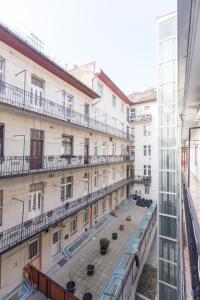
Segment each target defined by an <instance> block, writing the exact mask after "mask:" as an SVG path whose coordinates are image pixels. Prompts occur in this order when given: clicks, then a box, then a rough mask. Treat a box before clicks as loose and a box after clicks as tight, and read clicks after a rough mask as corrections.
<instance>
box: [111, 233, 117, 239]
mask: <svg viewBox="0 0 200 300" xmlns="http://www.w3.org/2000/svg"><path fill="white" fill-rule="evenodd" d="M117 237H118V235H117V232H113V233H112V239H113V240H117Z"/></svg>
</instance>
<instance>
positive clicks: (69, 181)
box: [60, 176, 73, 202]
mask: <svg viewBox="0 0 200 300" xmlns="http://www.w3.org/2000/svg"><path fill="white" fill-rule="evenodd" d="M69 185H71V188H70V190H71V193H70V195H69V196H68V195H67V191H68V186H69ZM60 192H61V195H60V199H61V201H62V202H64V201H65V200H67V199H70V198H72V197H73V176H66V177H62V178H61V186H60Z"/></svg>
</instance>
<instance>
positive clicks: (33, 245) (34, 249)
mask: <svg viewBox="0 0 200 300" xmlns="http://www.w3.org/2000/svg"><path fill="white" fill-rule="evenodd" d="M38 254H39V238H37V239H34V240H31V241H29V256H28V257H29V259H33V258H35V257H36V256H37V255H38Z"/></svg>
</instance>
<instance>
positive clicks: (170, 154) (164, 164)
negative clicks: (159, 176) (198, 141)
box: [160, 149, 176, 170]
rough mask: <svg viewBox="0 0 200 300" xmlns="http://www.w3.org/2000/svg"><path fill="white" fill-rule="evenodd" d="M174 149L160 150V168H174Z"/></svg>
mask: <svg viewBox="0 0 200 300" xmlns="http://www.w3.org/2000/svg"><path fill="white" fill-rule="evenodd" d="M175 168H176V151H175V150H171V149H161V150H160V169H165V170H175Z"/></svg>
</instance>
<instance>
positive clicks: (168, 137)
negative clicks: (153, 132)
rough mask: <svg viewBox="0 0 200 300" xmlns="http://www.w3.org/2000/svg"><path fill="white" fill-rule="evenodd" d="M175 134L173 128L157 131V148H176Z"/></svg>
mask: <svg viewBox="0 0 200 300" xmlns="http://www.w3.org/2000/svg"><path fill="white" fill-rule="evenodd" d="M175 133H176V130H175V126H172V127H164V128H160V129H159V146H160V147H161V148H165V147H175V146H176V135H175Z"/></svg>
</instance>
